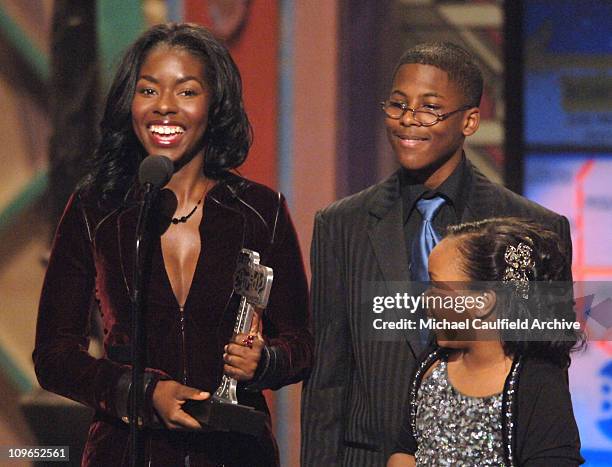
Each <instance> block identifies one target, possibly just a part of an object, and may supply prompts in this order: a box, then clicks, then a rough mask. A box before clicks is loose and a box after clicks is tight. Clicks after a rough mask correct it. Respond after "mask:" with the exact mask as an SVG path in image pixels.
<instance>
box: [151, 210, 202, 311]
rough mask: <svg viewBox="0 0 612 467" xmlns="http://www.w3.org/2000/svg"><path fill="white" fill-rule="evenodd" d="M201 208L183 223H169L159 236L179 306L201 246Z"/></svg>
mask: <svg viewBox="0 0 612 467" xmlns="http://www.w3.org/2000/svg"><path fill="white" fill-rule="evenodd" d="M202 211H203V210H202V209H198V210H196V212H194V214H193V216H191V217H190V218H189V220H188V221H187V222H185V223H179V224H171V225H170V227H169V228H168V230H166V231H165V232H164V234H163V235H162V237H161V247H162V254H163V257H164V264H165V267H166V273H167V274H168V278H169V280H170V285H171V286H172V291H173V292H174V296H175V297H176V301H177V302H178V304H179V306H180V307H183V306H184V305H185V302H186V301H187V296H188V294H189V289H190V288H191V283H192V282H193V276H194V273H195V269H196V266H197V263H198V258H199V257H200V250H201V248H202V245H201V238H200V230H199V225H200V222H201V221H202V214H203V213H202Z"/></svg>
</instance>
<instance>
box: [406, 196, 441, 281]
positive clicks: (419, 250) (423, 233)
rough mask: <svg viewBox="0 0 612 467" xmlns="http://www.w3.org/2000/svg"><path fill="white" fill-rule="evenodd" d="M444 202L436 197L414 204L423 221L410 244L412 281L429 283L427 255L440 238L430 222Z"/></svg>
mask: <svg viewBox="0 0 612 467" xmlns="http://www.w3.org/2000/svg"><path fill="white" fill-rule="evenodd" d="M445 202H446V200H445V199H444V198H442V197H441V196H436V197H434V198H430V199H425V198H421V199H420V200H418V201H417V203H416V208H417V210H418V211H419V212H420V213H421V216H422V217H423V221H422V222H421V225H420V227H419V230H418V231H417V234H416V236H415V238H414V241H413V242H412V267H411V269H410V272H411V277H412V280H413V281H422V282H427V281H429V274H428V272H427V264H428V262H429V254H430V253H431V250H433V248H434V246H436V244H437V243H438V242H439V241H440V236H439V235H438V234H437V232H436V231H435V230H434V228H433V225H432V224H431V221H432V220H433V218H434V217H435V216H436V214H437V213H438V211H439V210H440V208H441V207H442V205H443V204H444V203H445Z"/></svg>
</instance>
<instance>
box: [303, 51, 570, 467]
mask: <svg viewBox="0 0 612 467" xmlns="http://www.w3.org/2000/svg"><path fill="white" fill-rule="evenodd" d="M482 86H483V84H482V75H481V73H480V70H479V69H478V67H477V66H476V65H475V64H474V62H473V60H472V57H471V56H470V55H469V53H468V52H466V51H465V50H463V49H462V48H460V47H459V46H457V45H454V44H451V43H427V44H421V45H418V46H416V47H414V48H412V49H410V50H408V51H406V52H405V53H404V55H403V56H402V58H401V59H400V62H399V64H398V66H397V67H396V70H395V73H394V76H393V84H392V87H391V91H390V94H389V97H388V98H387V99H386V100H385V101H384V102H383V103H382V105H381V106H382V110H383V114H382V115H383V117H384V118H385V124H386V131H387V136H388V139H389V143H390V144H391V147H392V148H393V152H394V153H395V156H396V157H397V160H398V162H399V164H400V166H401V167H400V168H399V170H397V171H396V172H395V173H394V174H393V175H391V177H389V178H388V179H386V180H384V181H383V182H381V183H378V184H376V185H374V186H371V187H370V188H367V189H366V190H364V191H362V192H359V193H357V194H355V195H352V196H349V197H347V198H344V199H342V200H339V201H337V202H335V203H333V204H332V205H331V206H329V207H327V208H325V209H323V210H322V211H320V212H319V213H318V214H317V216H316V219H315V228H314V236H313V243H312V250H311V263H312V292H311V293H312V306H313V322H314V333H315V342H316V343H315V362H314V366H313V368H312V372H311V375H310V379H309V380H308V381H307V382H306V383H305V385H304V390H303V394H302V465H303V466H304V467H314V466H350V467H358V466H364V467H365V466H367V467H372V466H378V465H380V466H384V465H385V462H386V459H387V458H388V456H389V454H390V452H391V449H392V448H393V446H394V443H395V439H396V437H397V434H398V432H399V429H400V424H401V421H402V418H403V415H404V411H405V410H406V409H405V404H404V403H405V400H406V398H407V393H408V382H409V380H410V376H411V374H412V372H413V370H414V367H415V364H416V361H417V357H418V356H419V354H420V353H421V352H422V351H423V347H424V344H423V340H422V339H419V336H418V335H417V336H416V337H415V334H414V333H412V334H409V333H406V338H402V339H394V340H390V341H386V342H385V341H381V340H377V339H372V338H371V334H368V332H367V331H366V330H365V329H364V326H363V323H362V321H363V313H360V310H362V309H363V308H362V306H361V304H362V302H363V296H362V293H363V291H364V289H363V287H364V284H367V283H375V282H379V283H382V282H385V281H386V282H387V283H389V282H390V281H398V282H402V283H404V282H406V283H407V282H408V281H410V280H413V281H415V280H426V274H427V265H426V258H427V256H425V264H423V261H422V258H421V259H419V257H418V251H419V250H420V249H421V250H422V248H421V247H422V239H423V237H422V235H423V231H424V230H423V229H424V228H425V226H426V223H425V222H424V219H427V220H428V221H429V225H430V227H433V229H434V231H435V232H437V234H438V235H443V233H444V231H445V229H446V227H447V226H448V225H450V224H455V223H459V222H467V221H474V220H479V219H486V218H490V217H505V216H513V217H520V218H525V219H530V220H533V221H536V222H539V223H541V224H543V225H546V226H548V227H549V228H552V229H554V230H556V231H557V233H558V234H559V235H560V237H561V239H562V241H563V243H564V246H565V251H566V252H567V258H568V262H567V264H568V268H567V277H568V279H569V280H571V270H570V265H571V240H570V231H569V223H568V221H567V219H566V218H565V217H562V216H560V215H558V214H555V213H553V212H551V211H549V210H547V209H545V208H543V207H542V206H539V205H537V204H535V203H533V202H531V201H529V200H527V199H525V198H523V197H522V196H519V195H517V194H515V193H513V192H511V191H509V190H507V189H506V188H504V187H502V186H500V185H497V184H494V183H492V182H491V181H490V180H488V179H487V178H486V177H485V176H484V175H483V174H481V173H480V172H479V171H478V170H477V169H476V168H475V167H474V166H473V165H472V164H471V163H470V162H469V161H468V160H467V159H466V157H465V154H464V152H463V143H464V140H465V138H466V137H467V136H470V135H472V134H474V133H475V132H476V130H478V126H479V123H480V112H479V109H478V106H479V104H480V98H481V95H482ZM432 205H433V208H432ZM427 206H429V207H427ZM421 256H422V255H421ZM423 274H425V279H423V277H424V276H423ZM360 307H361V308H360Z"/></svg>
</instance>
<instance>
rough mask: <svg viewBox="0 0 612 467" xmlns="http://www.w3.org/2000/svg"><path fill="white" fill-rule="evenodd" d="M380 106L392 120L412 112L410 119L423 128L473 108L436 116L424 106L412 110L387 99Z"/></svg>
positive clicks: (400, 103) (403, 104)
mask: <svg viewBox="0 0 612 467" xmlns="http://www.w3.org/2000/svg"><path fill="white" fill-rule="evenodd" d="M380 105H381V107H382V110H383V112H384V113H385V115H386V116H387V117H389V118H392V119H393V120H399V119H400V118H402V117H403V116H404V115H405V114H406V112H408V111H410V112H412V118H413V119H415V120H416V121H417V122H419V123H420V124H421V125H423V126H432V125H435V124H436V123H438V122H441V121H442V120H445V119H446V118H448V117H450V116H451V115H453V114H455V113H457V112H462V111H464V110H467V109H470V108H472V107H473V106H472V105H464V106H461V107H459V108H458V109H457V110H453V111H452V112H446V113H445V114H438V113H436V112H434V111H433V110H431V109H428V108H427V107H425V106H423V107H419V108H418V109H413V108H410V107H408V106H407V105H406V104H405V103H404V102H398V101H392V100H389V99H387V100H386V101H382V102H381V103H380Z"/></svg>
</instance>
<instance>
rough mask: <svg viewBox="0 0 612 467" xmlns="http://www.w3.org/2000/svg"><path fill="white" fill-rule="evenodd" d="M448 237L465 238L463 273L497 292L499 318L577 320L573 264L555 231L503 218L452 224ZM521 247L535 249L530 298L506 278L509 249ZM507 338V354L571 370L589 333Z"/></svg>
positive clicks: (513, 332)
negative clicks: (571, 274)
mask: <svg viewBox="0 0 612 467" xmlns="http://www.w3.org/2000/svg"><path fill="white" fill-rule="evenodd" d="M448 236H449V237H459V240H460V241H459V242H458V247H457V248H458V250H459V252H460V253H461V255H462V259H463V261H462V263H463V264H462V266H463V271H464V272H465V273H466V274H467V276H468V277H469V278H470V280H471V281H473V282H475V283H476V284H477V285H476V287H485V288H493V289H494V291H495V293H496V294H497V302H496V307H495V310H496V312H497V316H498V317H499V318H509V319H510V320H511V321H515V320H523V319H533V318H538V319H540V320H552V319H553V318H556V319H558V320H561V319H565V320H567V321H569V322H574V321H575V320H576V316H575V313H574V310H573V292H572V282H571V281H570V280H569V278H568V277H567V271H568V270H569V269H568V268H569V266H570V265H568V264H567V260H568V257H567V253H566V251H565V248H564V245H563V243H562V242H561V240H560V238H559V236H558V235H557V234H556V233H555V232H553V231H551V230H548V229H546V228H544V227H543V226H541V225H538V224H535V223H533V222H530V221H526V220H522V219H517V218H503V219H486V220H482V221H477V222H469V223H465V224H459V225H454V226H450V227H449V228H448ZM521 243H523V244H525V245H527V246H529V247H530V248H531V250H532V253H531V258H532V259H533V261H534V266H533V267H532V268H528V270H527V277H528V279H529V284H528V286H529V290H528V294H527V295H528V298H524V297H523V296H522V294H521V293H519V291H517V289H516V288H515V287H514V286H513V285H512V284H510V283H505V282H504V280H503V279H504V274H505V272H506V268H507V267H508V263H507V262H506V259H505V254H506V250H507V248H508V247H509V246H513V247H515V248H517V247H518V245H519V244H521ZM538 333H539V334H538ZM543 337H544V338H545V340H544V338H543ZM538 338H540V339H542V340H537V339H538ZM501 339H502V342H503V346H504V349H505V351H506V353H507V354H511V355H523V356H528V357H534V358H539V359H543V360H547V361H550V362H553V363H555V364H557V365H559V366H561V367H567V366H569V363H570V352H571V351H572V350H573V349H577V348H579V347H582V345H583V343H584V336H583V334H582V333H581V332H579V331H576V330H573V329H572V330H564V331H561V330H554V331H541V330H540V331H536V332H535V333H534V332H530V331H529V330H520V331H516V330H510V331H504V330H502V331H501Z"/></svg>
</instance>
